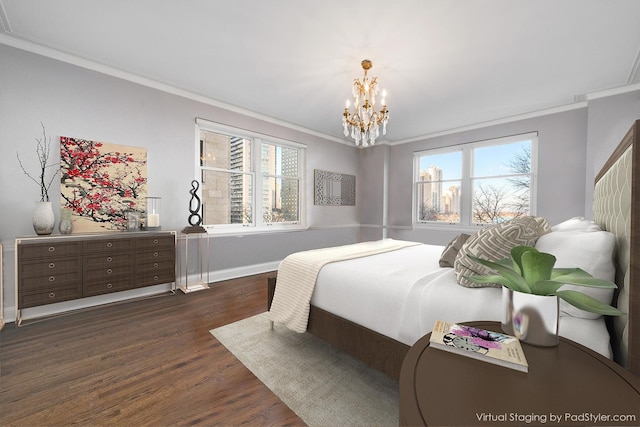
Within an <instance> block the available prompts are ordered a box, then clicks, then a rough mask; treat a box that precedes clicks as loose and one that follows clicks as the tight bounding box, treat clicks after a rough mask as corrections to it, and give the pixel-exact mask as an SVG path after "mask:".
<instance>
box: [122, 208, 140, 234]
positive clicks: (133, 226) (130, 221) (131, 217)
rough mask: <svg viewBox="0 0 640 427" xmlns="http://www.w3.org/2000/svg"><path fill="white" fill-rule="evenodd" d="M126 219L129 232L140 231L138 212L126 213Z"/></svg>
mask: <svg viewBox="0 0 640 427" xmlns="http://www.w3.org/2000/svg"><path fill="white" fill-rule="evenodd" d="M125 218H126V219H127V231H139V230H140V214H139V213H138V212H136V211H126V212H125Z"/></svg>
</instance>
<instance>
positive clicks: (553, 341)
mask: <svg viewBox="0 0 640 427" xmlns="http://www.w3.org/2000/svg"><path fill="white" fill-rule="evenodd" d="M502 309H503V318H502V330H503V331H504V332H505V333H507V334H509V335H513V336H515V337H517V338H518V339H520V340H521V341H523V342H526V343H528V344H533V345H538V346H543V347H553V346H556V345H558V342H559V339H558V323H559V315H560V309H559V304H558V297H557V296H555V295H553V296H544V295H534V294H527V293H523V292H516V291H512V290H511V289H509V288H506V287H503V288H502Z"/></svg>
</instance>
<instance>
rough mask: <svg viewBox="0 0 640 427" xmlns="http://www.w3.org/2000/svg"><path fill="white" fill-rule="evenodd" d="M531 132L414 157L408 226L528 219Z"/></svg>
mask: <svg viewBox="0 0 640 427" xmlns="http://www.w3.org/2000/svg"><path fill="white" fill-rule="evenodd" d="M537 139H538V138H537V133H532V134H526V135H517V136H513V137H507V138H500V139H494V140H489V141H482V142H476V143H471V144H464V145H458V146H455V147H448V148H441V149H434V150H428V151H421V152H417V153H415V154H414V176H415V178H414V223H418V224H452V225H463V226H470V225H484V224H494V223H500V222H503V221H506V220H509V219H512V218H516V217H519V216H523V215H532V214H534V194H535V192H534V191H533V189H534V185H535V180H534V176H535V164H536V163H535V154H536V144H537Z"/></svg>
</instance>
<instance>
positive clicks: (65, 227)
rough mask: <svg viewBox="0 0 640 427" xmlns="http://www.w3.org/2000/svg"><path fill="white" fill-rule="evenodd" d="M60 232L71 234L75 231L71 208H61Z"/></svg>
mask: <svg viewBox="0 0 640 427" xmlns="http://www.w3.org/2000/svg"><path fill="white" fill-rule="evenodd" d="M58 230H60V234H71V233H72V232H73V222H71V209H69V208H62V209H61V210H60V223H59V224H58Z"/></svg>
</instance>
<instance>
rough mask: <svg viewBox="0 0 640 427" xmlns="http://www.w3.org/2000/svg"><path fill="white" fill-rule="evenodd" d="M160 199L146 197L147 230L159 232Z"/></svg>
mask: <svg viewBox="0 0 640 427" xmlns="http://www.w3.org/2000/svg"><path fill="white" fill-rule="evenodd" d="M160 200H161V199H160V197H147V223H146V228H147V230H160Z"/></svg>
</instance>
